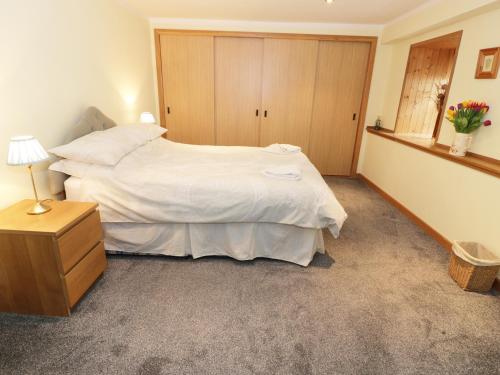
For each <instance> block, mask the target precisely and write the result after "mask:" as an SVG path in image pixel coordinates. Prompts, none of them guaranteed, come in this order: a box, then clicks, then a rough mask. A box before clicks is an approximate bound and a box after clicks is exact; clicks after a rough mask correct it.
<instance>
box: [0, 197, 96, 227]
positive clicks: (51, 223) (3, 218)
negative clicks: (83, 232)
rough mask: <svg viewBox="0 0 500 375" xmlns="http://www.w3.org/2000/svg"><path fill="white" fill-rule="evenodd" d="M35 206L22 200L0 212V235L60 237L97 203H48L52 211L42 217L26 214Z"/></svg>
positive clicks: (28, 201)
mask: <svg viewBox="0 0 500 375" xmlns="http://www.w3.org/2000/svg"><path fill="white" fill-rule="evenodd" d="M33 204H35V200H33V199H25V200H22V201H20V202H18V203H16V204H14V205H12V206H10V207H7V208H6V209H4V210H1V211H0V233H6V232H8V233H20V234H22V233H29V234H51V235H56V236H58V235H60V234H62V233H63V232H65V231H66V230H67V229H69V228H70V227H72V226H73V224H75V223H76V222H78V221H80V220H81V219H83V218H84V217H86V216H87V215H89V214H90V213H92V212H93V211H94V210H95V209H96V208H97V204H96V203H87V202H73V201H56V200H53V201H47V202H45V204H46V205H48V206H50V207H52V210H50V211H49V212H47V213H45V214H42V215H28V214H27V213H26V212H27V211H28V210H29V208H30V207H31V206H32V205H33Z"/></svg>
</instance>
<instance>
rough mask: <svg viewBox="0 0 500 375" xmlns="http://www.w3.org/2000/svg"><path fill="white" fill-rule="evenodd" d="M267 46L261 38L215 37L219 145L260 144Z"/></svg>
mask: <svg viewBox="0 0 500 375" xmlns="http://www.w3.org/2000/svg"><path fill="white" fill-rule="evenodd" d="M263 45H264V41H263V39H259V38H226V37H217V38H215V119H216V143H217V144H218V145H230V146H258V145H259V125H260V115H261V114H262V111H260V105H261V99H262V95H261V88H262V54H263Z"/></svg>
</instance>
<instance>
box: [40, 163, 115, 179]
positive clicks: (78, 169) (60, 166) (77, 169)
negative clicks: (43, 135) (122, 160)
mask: <svg viewBox="0 0 500 375" xmlns="http://www.w3.org/2000/svg"><path fill="white" fill-rule="evenodd" d="M49 169H50V170H51V171H55V172H61V173H65V174H67V175H69V176H73V177H79V178H83V177H85V176H86V175H87V173H89V171H91V170H93V171H97V170H99V171H107V170H113V168H112V167H109V166H105V165H96V164H89V163H82V162H81V161H75V160H69V159H61V160H58V161H56V162H55V163H52V164H51V165H50V166H49Z"/></svg>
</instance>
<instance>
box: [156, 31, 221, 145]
mask: <svg viewBox="0 0 500 375" xmlns="http://www.w3.org/2000/svg"><path fill="white" fill-rule="evenodd" d="M213 39H214V38H213V37H211V36H188V35H161V37H160V48H161V72H162V85H161V87H162V88H163V96H162V97H163V98H164V103H163V106H162V108H161V111H162V112H163V116H162V118H165V124H162V125H163V126H166V127H167V129H168V133H167V137H168V138H169V139H171V140H173V141H177V142H183V143H192V144H214V143H215V125H214V40H213ZM167 108H168V109H167ZM168 112H170V113H168Z"/></svg>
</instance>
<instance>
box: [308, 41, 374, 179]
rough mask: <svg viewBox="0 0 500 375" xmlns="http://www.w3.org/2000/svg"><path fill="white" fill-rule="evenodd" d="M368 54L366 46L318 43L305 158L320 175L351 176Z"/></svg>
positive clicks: (347, 43) (365, 44) (366, 44)
mask: <svg viewBox="0 0 500 375" xmlns="http://www.w3.org/2000/svg"><path fill="white" fill-rule="evenodd" d="M369 53H370V44H369V43H362V42H330V41H321V42H320V43H319V53H318V69H317V75H316V88H315V95H314V106H313V114H312V122H311V141H310V147H309V158H310V159H311V161H312V162H313V164H314V165H315V166H316V168H318V170H319V171H320V172H321V174H325V175H350V174H351V166H352V162H353V155H354V146H355V142H356V132H357V127H358V119H359V112H360V110H361V101H362V97H363V89H364V83H365V77H366V74H367V69H368V56H369Z"/></svg>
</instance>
